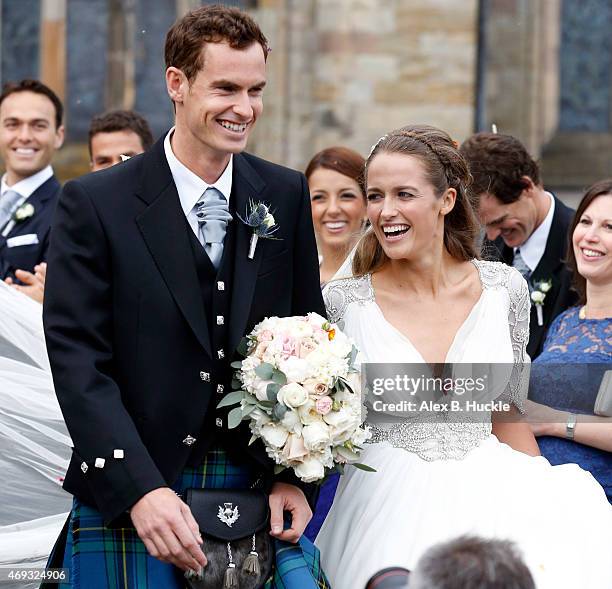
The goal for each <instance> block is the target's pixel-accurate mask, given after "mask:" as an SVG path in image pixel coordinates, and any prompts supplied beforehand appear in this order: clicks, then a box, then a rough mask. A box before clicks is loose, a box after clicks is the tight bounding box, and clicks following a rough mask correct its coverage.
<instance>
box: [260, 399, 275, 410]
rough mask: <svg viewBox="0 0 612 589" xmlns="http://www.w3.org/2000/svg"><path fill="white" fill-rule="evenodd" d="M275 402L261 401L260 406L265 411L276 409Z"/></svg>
mask: <svg viewBox="0 0 612 589" xmlns="http://www.w3.org/2000/svg"><path fill="white" fill-rule="evenodd" d="M274 404H275V403H274V401H259V405H261V407H263V408H264V409H272V408H273V407H274Z"/></svg>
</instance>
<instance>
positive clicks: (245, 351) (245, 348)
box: [236, 337, 249, 358]
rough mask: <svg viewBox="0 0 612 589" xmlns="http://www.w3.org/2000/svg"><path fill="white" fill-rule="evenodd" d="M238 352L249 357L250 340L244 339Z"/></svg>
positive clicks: (239, 345) (237, 349)
mask: <svg viewBox="0 0 612 589" xmlns="http://www.w3.org/2000/svg"><path fill="white" fill-rule="evenodd" d="M236 351H237V352H238V353H239V354H240V355H241V356H244V357H245V358H246V357H247V356H248V355H249V338H247V337H243V338H242V339H241V340H240V343H239V344H238V347H237V348H236Z"/></svg>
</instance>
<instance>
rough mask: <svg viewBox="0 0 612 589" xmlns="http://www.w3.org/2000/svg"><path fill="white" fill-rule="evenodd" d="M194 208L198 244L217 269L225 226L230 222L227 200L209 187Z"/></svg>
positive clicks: (221, 251)
mask: <svg viewBox="0 0 612 589" xmlns="http://www.w3.org/2000/svg"><path fill="white" fill-rule="evenodd" d="M194 208H195V211H196V217H197V218H198V225H199V227H200V235H199V238H200V243H201V244H202V245H203V246H204V249H205V250H206V253H207V254H208V257H209V258H210V261H211V262H212V263H213V266H214V267H215V268H218V267H219V264H220V262H221V256H222V255H223V240H224V239H225V233H226V231H227V224H228V223H229V222H230V221H231V220H232V215H231V214H230V212H229V206H228V204H227V200H226V199H225V197H224V196H223V194H221V192H220V191H219V190H217V189H216V188H215V187H214V186H210V187H209V188H207V189H206V191H205V192H204V194H203V195H202V197H201V198H200V200H199V201H198V202H197V203H196V205H195V207H194Z"/></svg>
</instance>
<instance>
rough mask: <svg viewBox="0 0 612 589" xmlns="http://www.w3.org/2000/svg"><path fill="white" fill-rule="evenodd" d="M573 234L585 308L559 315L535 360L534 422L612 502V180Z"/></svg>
mask: <svg viewBox="0 0 612 589" xmlns="http://www.w3.org/2000/svg"><path fill="white" fill-rule="evenodd" d="M570 235H571V236H572V247H571V248H569V251H568V265H569V267H570V268H571V269H572V271H573V273H574V286H575V288H576V290H577V291H578V293H579V295H580V304H579V306H577V307H572V308H570V309H568V310H567V311H565V312H564V313H563V314H561V315H559V316H558V317H557V318H556V320H555V321H554V322H553V324H552V325H551V327H550V330H549V332H548V335H547V338H546V342H545V344H544V351H543V352H542V354H541V355H540V356H539V357H538V358H537V359H536V360H535V361H534V363H533V366H532V374H531V383H530V390H529V398H530V400H531V401H534V402H535V403H533V404H531V405H530V408H529V419H530V422H531V424H532V430H533V432H534V434H535V435H536V436H539V437H538V443H539V445H540V451H541V452H542V455H543V456H545V457H546V458H547V459H548V460H549V461H550V462H551V464H566V463H576V464H579V465H580V466H581V467H582V468H583V469H585V470H588V471H590V472H591V474H593V476H594V477H595V478H596V479H597V480H598V481H599V483H600V484H601V485H602V486H603V488H604V490H605V492H606V495H607V497H608V500H609V501H610V502H611V503H612V388H611V387H612V378H610V377H612V179H610V180H603V181H601V182H598V183H596V184H594V185H593V186H592V187H591V188H590V189H589V190H588V191H587V193H586V194H585V196H584V197H583V199H582V201H581V202H580V205H579V206H578V210H577V211H576V216H575V218H574V222H573V224H572V228H571V232H570ZM544 304H546V301H544ZM606 371H610V374H608V378H607V379H604V376H605V373H606ZM606 384H607V387H606ZM606 390H607V394H606ZM596 408H597V411H598V412H599V414H600V415H599V416H597V415H596Z"/></svg>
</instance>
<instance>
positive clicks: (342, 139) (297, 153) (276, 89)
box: [252, 0, 477, 169]
mask: <svg viewBox="0 0 612 589" xmlns="http://www.w3.org/2000/svg"><path fill="white" fill-rule="evenodd" d="M476 12H477V2H476V0H466V1H462V2H460V3H458V2H455V1H454V0H412V1H410V2H407V1H400V0H262V1H261V2H260V3H259V8H258V9H257V10H256V11H254V14H255V16H256V18H257V19H258V21H259V22H260V24H261V25H262V28H263V29H264V31H265V33H266V35H268V36H269V37H270V40H271V43H272V47H273V51H272V54H271V56H270V64H269V72H268V73H269V78H270V80H269V87H268V89H267V90H266V96H265V110H264V117H263V119H262V120H261V122H260V123H259V128H258V129H256V131H255V136H254V138H253V142H252V148H253V149H254V150H255V151H256V152H257V153H259V154H261V155H263V156H264V157H268V158H270V159H272V160H275V161H279V162H283V163H285V164H287V165H289V166H292V167H295V168H299V169H303V168H304V167H305V165H306V163H307V162H308V160H309V159H310V157H311V156H312V155H313V154H314V153H315V152H316V151H318V150H320V149H323V148H324V147H328V146H330V145H335V144H342V145H347V146H349V147H352V148H354V149H357V150H358V151H360V152H361V153H363V154H364V155H366V154H367V153H368V151H369V148H370V146H371V145H372V143H374V142H375V141H376V139H378V137H380V136H381V135H383V134H384V133H385V132H387V131H389V130H391V129H394V128H396V127H400V126H402V125H406V124H408V123H430V124H433V125H437V126H440V127H442V128H444V129H446V130H448V131H449V132H450V133H451V134H452V135H453V136H454V137H456V138H457V140H462V139H463V138H465V137H466V136H467V135H469V134H470V133H471V132H472V125H473V119H474V102H475V97H474V93H475V87H476V81H475V74H476V65H475V60H476V39H477V34H476V26H477V14H476Z"/></svg>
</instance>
